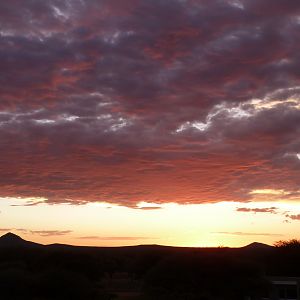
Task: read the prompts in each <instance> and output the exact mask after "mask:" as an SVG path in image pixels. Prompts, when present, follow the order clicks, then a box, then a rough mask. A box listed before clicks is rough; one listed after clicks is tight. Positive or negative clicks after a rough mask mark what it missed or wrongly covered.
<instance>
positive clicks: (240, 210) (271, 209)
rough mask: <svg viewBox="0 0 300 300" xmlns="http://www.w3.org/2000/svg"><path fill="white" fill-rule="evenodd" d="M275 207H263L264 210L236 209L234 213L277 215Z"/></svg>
mask: <svg viewBox="0 0 300 300" xmlns="http://www.w3.org/2000/svg"><path fill="white" fill-rule="evenodd" d="M277 210H278V208H277V207H265V208H248V207H238V208H237V209H236V211H239V212H253V213H271V214H277V213H278V211H277Z"/></svg>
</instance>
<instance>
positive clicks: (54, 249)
mask: <svg viewBox="0 0 300 300" xmlns="http://www.w3.org/2000/svg"><path fill="white" fill-rule="evenodd" d="M272 276H273V277H274V276H281V277H284V276H288V277H300V244H299V242H297V241H291V242H286V243H281V244H280V245H278V246H277V247H273V246H268V245H264V244H260V243H253V244H250V245H248V246H246V247H242V248H226V247H220V248H183V247H168V246H159V245H141V246H129V247H82V246H70V245H62V244H51V245H40V244H36V243H33V242H29V241H26V240H24V239H22V238H21V237H19V236H17V235H14V234H12V233H7V234H5V235H3V236H2V237H0V292H1V294H0V299H4V300H26V299H30V300H44V299H64V300H65V299H67V300H68V299H70V300H71V299H72V300H73V299H75V300H76V299H85V300H93V299H95V300H96V299H107V300H108V299H128V300H129V299H136V300H138V299H141V300H142V299H143V300H147V299H148V300H150V299H173V300H174V299H175V300H181V299H186V300H194V299H195V300H196V299H197V300H217V299H218V300H219V299H226V300H227V299H228V300H235V299H262V297H263V295H265V294H266V293H268V290H269V289H270V286H271V282H270V278H271V277H272Z"/></svg>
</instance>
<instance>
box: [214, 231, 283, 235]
mask: <svg viewBox="0 0 300 300" xmlns="http://www.w3.org/2000/svg"><path fill="white" fill-rule="evenodd" d="M213 233H216V234H228V235H241V236H283V235H282V234H278V233H256V232H240V231H236V232H230V231H220V232H213Z"/></svg>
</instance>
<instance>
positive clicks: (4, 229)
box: [0, 228, 12, 232]
mask: <svg viewBox="0 0 300 300" xmlns="http://www.w3.org/2000/svg"><path fill="white" fill-rule="evenodd" d="M11 230H12V229H11V228H0V232H9V231H11Z"/></svg>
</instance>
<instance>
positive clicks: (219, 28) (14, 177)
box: [0, 0, 300, 208]
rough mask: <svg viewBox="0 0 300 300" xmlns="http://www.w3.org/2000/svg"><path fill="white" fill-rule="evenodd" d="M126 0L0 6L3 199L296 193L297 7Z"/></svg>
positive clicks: (232, 197)
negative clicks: (274, 190)
mask: <svg viewBox="0 0 300 300" xmlns="http://www.w3.org/2000/svg"><path fill="white" fill-rule="evenodd" d="M121 2H122V3H120V1H118V3H117V2H115V1H108V0H99V1H94V0H89V1H88V0H74V1H71V2H70V1H67V0H61V1H57V0H49V1H42V2H41V1H36V0H34V1H21V0H12V1H2V2H1V3H0V28H1V30H0V45H1V46H0V57H1V60H0V70H1V76H0V93H1V100H0V139H1V145H0V159H1V168H0V191H1V192H0V196H1V197H21V198H22V199H24V203H25V204H24V205H25V206H31V205H36V204H37V203H36V202H32V203H27V202H26V201H27V200H25V199H28V198H36V199H37V198H45V201H44V202H45V203H48V204H61V203H69V204H74V205H82V204H85V203H88V202H98V201H100V202H108V203H112V204H117V205H123V206H127V207H132V208H136V206H137V204H138V203H140V202H141V201H144V202H151V203H157V204H158V205H159V204H162V203H166V202H177V203H180V204H188V203H213V202H220V201H239V202H246V201H251V200H254V201H255V200H262V199H263V200H264V201H265V200H270V201H271V200H278V199H279V198H280V197H281V198H284V199H289V200H294V201H299V200H300V193H299V189H298V187H299V183H300V182H299V178H300V160H299V153H300V138H299V136H300V134H299V133H300V127H299V124H300V80H299V79H300V73H299V69H300V58H299V43H300V42H299V41H300V39H299V36H298V35H299V26H300V25H299V11H300V4H299V2H298V1H296V0H290V1H284V0H276V1H275V0H272V1H270V0H266V1H258V0H257V1H256V0H255V1H252V0H251V1H250V0H240V1H229V0H225V1H218V0H211V1H202V2H201V3H200V2H199V1H192V0H187V1H182V0H174V1H160V0H153V1H147V0H124V1H121ZM274 188H276V189H279V190H282V191H285V193H284V194H282V195H274V194H269V195H257V194H253V193H251V192H252V191H253V190H263V189H274ZM266 198H267V199H266Z"/></svg>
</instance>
